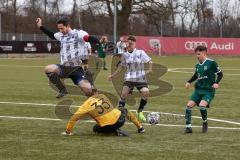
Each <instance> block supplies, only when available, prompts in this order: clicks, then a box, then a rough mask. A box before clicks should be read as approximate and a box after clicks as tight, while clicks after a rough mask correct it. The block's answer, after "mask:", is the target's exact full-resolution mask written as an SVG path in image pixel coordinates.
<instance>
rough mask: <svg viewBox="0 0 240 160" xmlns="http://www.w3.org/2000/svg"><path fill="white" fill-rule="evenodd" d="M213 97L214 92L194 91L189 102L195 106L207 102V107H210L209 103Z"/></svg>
mask: <svg viewBox="0 0 240 160" xmlns="http://www.w3.org/2000/svg"><path fill="white" fill-rule="evenodd" d="M214 95H215V90H212V91H209V90H201V89H195V91H194V92H193V94H192V95H191V98H190V100H192V101H194V102H195V103H196V104H197V105H199V103H200V102H201V100H205V101H206V102H208V105H210V103H211V101H212V100H213V98H214Z"/></svg>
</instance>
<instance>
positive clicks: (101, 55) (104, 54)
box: [98, 53, 106, 58]
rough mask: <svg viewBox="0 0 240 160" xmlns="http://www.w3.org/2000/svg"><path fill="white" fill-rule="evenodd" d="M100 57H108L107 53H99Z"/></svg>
mask: <svg viewBox="0 0 240 160" xmlns="http://www.w3.org/2000/svg"><path fill="white" fill-rule="evenodd" d="M98 57H99V58H105V57H106V53H98Z"/></svg>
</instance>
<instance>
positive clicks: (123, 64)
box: [121, 54, 127, 66]
mask: <svg viewBox="0 0 240 160" xmlns="http://www.w3.org/2000/svg"><path fill="white" fill-rule="evenodd" d="M126 65H127V62H126V57H125V56H124V54H123V55H122V57H121V66H126Z"/></svg>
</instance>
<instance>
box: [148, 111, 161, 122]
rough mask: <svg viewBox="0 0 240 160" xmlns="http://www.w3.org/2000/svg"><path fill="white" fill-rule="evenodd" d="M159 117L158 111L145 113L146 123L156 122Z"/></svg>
mask: <svg viewBox="0 0 240 160" xmlns="http://www.w3.org/2000/svg"><path fill="white" fill-rule="evenodd" d="M159 118H160V114H159V112H151V113H149V114H148V115H147V120H148V123H150V124H158V122H159Z"/></svg>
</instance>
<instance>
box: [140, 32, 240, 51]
mask: <svg viewBox="0 0 240 160" xmlns="http://www.w3.org/2000/svg"><path fill="white" fill-rule="evenodd" d="M136 38H137V48H139V49H143V50H145V51H146V52H148V53H150V54H159V55H160V54H162V55H171V54H179V55H188V54H192V53H193V52H194V48H195V47H196V46H198V45H205V46H207V48H208V53H209V54H220V55H240V39H238V38H178V37H145V36H137V37H136Z"/></svg>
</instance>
